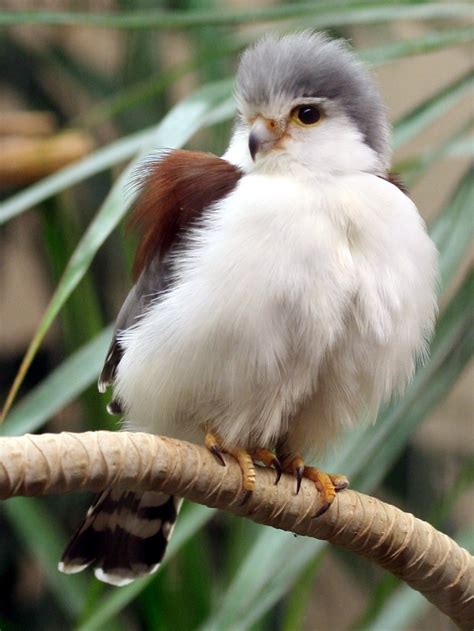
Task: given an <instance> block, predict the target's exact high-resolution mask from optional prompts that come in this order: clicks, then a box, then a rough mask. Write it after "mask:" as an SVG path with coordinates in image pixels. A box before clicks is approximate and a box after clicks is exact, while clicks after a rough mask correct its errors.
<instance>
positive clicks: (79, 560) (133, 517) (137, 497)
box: [58, 489, 182, 585]
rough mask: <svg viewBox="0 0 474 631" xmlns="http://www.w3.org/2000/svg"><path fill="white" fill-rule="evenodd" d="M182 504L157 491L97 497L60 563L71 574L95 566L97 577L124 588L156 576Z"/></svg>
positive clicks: (111, 490) (177, 498)
mask: <svg viewBox="0 0 474 631" xmlns="http://www.w3.org/2000/svg"><path fill="white" fill-rule="evenodd" d="M181 503H182V499H181V498H179V497H174V496H170V495H165V494H164V493H160V492H159V491H146V492H144V493H142V494H137V493H133V492H131V491H125V492H124V491H117V490H114V489H109V490H106V491H104V492H103V493H101V494H100V495H99V496H98V497H97V499H96V501H95V502H94V504H93V505H92V506H91V507H90V508H89V510H88V512H87V515H86V517H85V519H84V521H83V523H82V524H81V526H80V527H79V529H78V530H77V531H76V533H75V534H74V536H73V537H72V539H71V541H70V542H69V544H68V546H67V547H66V550H65V551H64V554H63V556H62V558H61V561H60V563H59V566H58V567H59V569H60V570H61V572H65V573H67V574H73V573H75V572H80V571H82V570H83V569H85V568H86V567H88V566H90V565H92V566H93V567H94V571H95V575H96V577H97V578H98V579H99V580H101V581H104V582H106V583H110V584H112V585H126V584H127V583H130V582H131V581H133V580H134V579H136V578H139V577H140V576H146V575H147V574H152V573H153V572H155V571H156V570H157V569H158V567H159V565H160V563H161V561H162V559H163V556H164V554H165V551H166V546H167V544H168V541H169V539H170V537H171V534H172V532H173V528H174V524H175V522H176V517H177V515H178V512H179V509H180V508H181Z"/></svg>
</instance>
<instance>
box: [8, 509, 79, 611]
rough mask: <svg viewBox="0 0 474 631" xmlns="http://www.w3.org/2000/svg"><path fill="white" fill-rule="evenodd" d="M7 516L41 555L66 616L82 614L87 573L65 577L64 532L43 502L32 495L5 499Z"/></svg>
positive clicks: (35, 553) (26, 543) (36, 554)
mask: <svg viewBox="0 0 474 631" xmlns="http://www.w3.org/2000/svg"><path fill="white" fill-rule="evenodd" d="M2 510H3V511H4V514H5V517H6V518H7V519H8V521H9V522H10V523H11V526H12V528H13V529H14V530H15V532H16V533H17V535H18V536H19V537H20V538H21V540H22V544H23V547H24V549H26V550H29V552H30V554H31V555H32V556H33V557H34V558H35V559H38V561H39V562H40V565H41V568H42V570H43V571H44V574H45V577H46V580H47V583H48V585H49V587H50V589H51V592H52V593H53V595H54V597H55V599H56V600H57V602H58V605H59V606H60V607H61V609H62V611H63V613H64V614H65V616H66V617H67V618H73V617H75V616H77V615H78V614H79V612H80V611H81V609H82V607H83V604H84V597H85V591H86V578H85V576H80V575H76V576H71V577H70V579H71V580H67V581H65V580H64V576H62V575H61V574H60V573H59V571H58V569H57V565H58V559H59V558H60V556H61V552H62V542H63V541H65V536H64V533H63V532H61V531H60V530H59V528H58V526H57V525H56V522H55V520H54V519H53V517H52V515H50V514H48V511H47V510H46V508H45V507H44V506H42V504H41V502H40V501H38V500H36V499H34V498H31V497H28V498H26V497H15V498H12V499H9V500H7V501H6V502H2Z"/></svg>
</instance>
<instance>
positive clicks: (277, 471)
mask: <svg viewBox="0 0 474 631" xmlns="http://www.w3.org/2000/svg"><path fill="white" fill-rule="evenodd" d="M273 468H274V469H275V484H278V482H279V481H280V478H281V471H282V469H281V464H280V461H279V460H278V458H275V460H274V461H273Z"/></svg>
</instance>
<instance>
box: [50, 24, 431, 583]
mask: <svg viewBox="0 0 474 631" xmlns="http://www.w3.org/2000/svg"><path fill="white" fill-rule="evenodd" d="M234 95H235V101H236V106H237V114H236V118H235V123H234V127H233V131H232V134H231V138H230V142H229V146H228V148H227V150H226V151H225V153H224V154H223V155H222V156H221V157H218V156H215V155H211V154H208V153H205V152H199V151H188V150H170V151H161V152H159V153H157V154H154V155H152V156H151V157H149V158H147V159H146V160H145V161H144V162H143V164H142V165H141V167H140V169H139V172H138V174H137V177H136V182H135V185H136V186H137V189H138V197H137V200H136V202H135V208H134V211H133V217H132V223H133V225H134V226H135V228H136V229H137V230H138V232H139V234H140V241H139V244H138V247H137V252H136V257H135V263H134V284H133V286H132V288H131V290H130V292H129V294H128V296H127V298H126V300H125V302H124V304H123V306H122V308H121V310H120V312H119V315H118V318H117V321H116V325H115V331H114V336H113V341H112V343H111V346H110V349H109V352H108V354H107V357H106V360H105V364H104V368H103V370H102V373H101V375H100V378H99V390H100V391H101V392H104V391H105V390H106V388H107V387H109V386H112V387H113V398H112V400H111V402H110V404H109V406H108V410H109V412H111V413H114V414H119V415H121V416H122V417H123V423H124V424H123V427H124V429H125V430H140V431H146V432H151V433H155V434H161V435H165V436H170V437H174V438H177V439H182V440H187V441H190V442H194V443H202V442H204V443H205V445H206V446H207V447H208V449H210V450H211V451H212V453H213V454H214V455H215V457H216V458H217V459H218V460H219V462H220V463H221V464H224V465H225V458H224V457H223V454H224V453H227V454H229V455H230V456H234V457H235V458H236V459H237V460H238V462H239V465H240V467H241V470H242V491H243V494H244V497H243V501H244V500H245V499H246V497H248V495H249V494H250V493H252V492H253V490H254V488H255V468H254V465H255V464H256V463H260V464H261V465H263V466H267V467H271V468H273V469H275V476H276V482H277V481H278V479H279V476H280V475H281V473H282V472H285V473H289V474H292V475H293V476H294V477H295V479H296V487H295V492H298V491H299V487H300V484H301V480H302V478H309V479H310V480H312V481H313V482H314V484H315V485H316V487H317V489H318V491H319V492H320V494H321V501H322V508H321V510H320V511H319V512H318V514H320V513H322V511H324V510H328V509H329V508H330V506H331V504H332V502H333V500H334V497H335V494H336V492H338V491H342V490H343V489H344V488H346V487H347V485H348V480H347V478H346V477H345V476H344V475H339V474H328V473H326V472H323V471H320V470H319V469H318V468H316V467H312V466H307V464H306V463H307V462H309V461H311V459H314V458H317V457H318V456H319V454H320V453H321V451H322V450H324V449H325V448H327V446H328V445H330V444H331V443H333V441H334V440H335V437H337V436H338V435H339V434H340V432H341V431H342V430H344V429H345V428H350V427H353V426H354V425H356V424H358V423H361V422H372V421H374V420H375V418H376V416H377V412H378V410H379V408H380V406H381V404H382V403H383V402H386V401H388V400H389V399H390V397H392V396H397V395H399V394H400V393H402V392H403V390H404V388H405V387H406V386H407V384H408V383H409V382H410V380H411V378H412V376H413V374H414V371H415V368H416V366H417V364H418V363H420V362H422V361H423V360H424V359H425V357H426V354H427V352H428V350H427V349H428V345H429V340H430V337H431V336H432V333H433V329H434V323H435V319H436V313H437V301H436V287H437V276H438V272H437V251H436V248H435V246H434V244H433V242H432V241H431V239H430V238H429V236H428V234H427V231H426V226H425V224H424V222H423V220H422V218H421V216H420V214H419V212H418V210H417V208H416V206H415V204H414V203H413V202H412V201H411V199H410V198H409V197H408V195H407V194H406V193H405V192H404V191H403V190H402V188H401V186H400V184H399V182H398V181H397V179H396V178H395V177H393V176H392V175H391V173H390V164H391V149H390V135H391V133H390V126H389V123H388V118H387V110H386V106H385V104H384V101H383V99H382V97H381V94H380V91H379V89H378V88H377V85H376V82H375V80H374V78H373V77H372V75H371V73H370V71H369V69H368V68H367V67H366V66H365V65H363V64H362V63H361V62H360V61H359V60H358V59H357V57H356V55H355V54H354V52H353V50H352V49H351V47H350V45H349V44H348V42H346V41H345V40H340V39H332V38H330V37H329V36H327V35H326V34H324V33H319V32H313V31H308V30H305V31H300V32H296V33H290V34H285V35H274V34H269V35H266V36H265V37H263V38H262V39H260V40H258V41H257V42H256V43H254V44H253V45H251V46H250V47H248V48H247V49H246V50H245V51H244V52H243V54H242V56H241V58H240V63H239V67H238V70H237V74H236V79H235V87H234ZM230 456H229V457H230ZM368 466H369V465H368ZM180 506H181V499H180V498H177V497H173V496H169V495H166V494H164V493H162V492H160V491H154V490H152V491H146V492H144V493H136V492H134V491H132V490H130V491H127V490H125V491H124V490H123V489H122V490H117V489H114V488H113V487H112V488H110V489H106V490H105V491H103V492H102V493H101V494H100V495H99V496H98V497H97V499H96V501H95V503H94V504H93V505H92V506H91V508H90V509H89V511H88V513H87V515H86V517H85V519H84V521H83V523H82V525H81V526H80V528H79V529H78V531H77V532H76V534H75V535H74V536H73V537H72V539H71V541H70V543H69V545H68V546H67V548H66V550H65V552H64V554H63V557H62V559H61V562H60V564H59V569H60V570H61V571H63V572H66V573H74V572H78V571H81V570H83V569H84V568H86V567H88V566H92V567H93V568H94V572H95V575H96V577H97V578H98V579H100V580H102V581H105V582H107V583H110V584H112V585H125V584H127V583H129V582H131V581H133V580H134V579H136V578H138V577H141V576H145V575H147V574H151V573H153V572H155V571H156V570H157V569H158V567H159V565H160V563H161V561H162V558H163V555H164V553H165V550H166V546H167V543H168V541H169V539H170V536H171V534H172V531H173V528H174V525H175V521H176V518H177V515H178V513H179V509H180Z"/></svg>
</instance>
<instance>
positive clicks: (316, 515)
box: [312, 502, 331, 519]
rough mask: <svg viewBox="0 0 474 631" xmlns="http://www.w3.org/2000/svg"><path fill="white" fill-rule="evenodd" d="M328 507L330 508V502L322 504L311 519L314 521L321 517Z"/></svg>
mask: <svg viewBox="0 0 474 631" xmlns="http://www.w3.org/2000/svg"><path fill="white" fill-rule="evenodd" d="M330 506H331V502H324V504H322V506H321V508H320V509H319V510H318V511H316V513H315V514H314V515H313V517H312V519H316V517H321V515H323V514H324V513H325V512H326V511H327V510H328V508H329V507H330Z"/></svg>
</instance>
